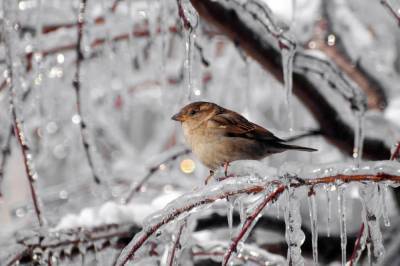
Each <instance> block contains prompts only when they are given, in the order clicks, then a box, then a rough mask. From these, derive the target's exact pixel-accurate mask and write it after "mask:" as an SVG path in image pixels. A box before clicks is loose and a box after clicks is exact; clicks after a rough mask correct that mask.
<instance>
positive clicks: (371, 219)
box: [361, 184, 385, 265]
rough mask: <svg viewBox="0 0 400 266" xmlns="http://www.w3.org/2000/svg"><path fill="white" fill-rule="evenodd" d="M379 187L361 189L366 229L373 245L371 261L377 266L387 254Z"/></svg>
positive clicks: (369, 186)
mask: <svg viewBox="0 0 400 266" xmlns="http://www.w3.org/2000/svg"><path fill="white" fill-rule="evenodd" d="M378 189H379V186H378V185H377V184H367V185H364V186H363V188H362V189H361V196H362V198H363V201H364V202H363V204H364V208H365V210H364V215H365V221H366V224H365V228H366V231H367V232H368V235H369V240H370V244H371V248H372V250H371V252H372V253H371V259H372V262H373V263H374V264H376V265H379V264H381V263H382V259H383V256H384V253H385V250H384V247H383V242H382V233H381V230H380V225H379V220H380V218H381V216H382V208H381V205H380V194H379V192H378Z"/></svg>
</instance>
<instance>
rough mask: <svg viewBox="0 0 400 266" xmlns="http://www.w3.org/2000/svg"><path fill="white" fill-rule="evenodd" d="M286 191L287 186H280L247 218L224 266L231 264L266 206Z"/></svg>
mask: <svg viewBox="0 0 400 266" xmlns="http://www.w3.org/2000/svg"><path fill="white" fill-rule="evenodd" d="M285 189H286V186H285V185H280V186H278V187H277V188H276V189H275V190H274V192H272V193H271V194H269V195H268V196H266V197H265V199H264V200H263V201H262V202H261V203H260V204H259V205H258V206H257V208H256V209H255V210H254V212H253V213H252V214H251V215H250V216H248V217H247V219H246V221H245V223H244V224H243V226H242V229H241V230H240V232H239V234H238V235H237V236H236V237H235V238H234V239H233V240H232V243H231V244H230V246H229V248H228V251H227V252H226V253H225V255H224V260H223V262H222V265H224V266H226V265H228V262H229V259H230V257H231V255H232V253H233V252H236V248H237V246H238V244H239V242H240V241H241V240H242V238H243V237H244V236H245V235H246V234H247V231H248V230H249V229H250V228H252V225H253V222H254V221H256V218H257V217H258V215H259V214H260V213H261V212H262V210H264V208H265V206H267V204H268V203H270V202H272V201H274V200H276V199H277V198H278V197H279V196H280V195H281V194H282V192H284V191H285Z"/></svg>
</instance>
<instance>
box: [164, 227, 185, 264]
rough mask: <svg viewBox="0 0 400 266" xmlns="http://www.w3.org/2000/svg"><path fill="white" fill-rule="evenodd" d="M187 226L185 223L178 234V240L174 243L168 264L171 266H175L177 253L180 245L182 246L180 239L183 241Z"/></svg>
mask: <svg viewBox="0 0 400 266" xmlns="http://www.w3.org/2000/svg"><path fill="white" fill-rule="evenodd" d="M185 226H186V221H184V222H183V223H182V224H181V225H180V226H179V231H178V234H177V236H176V239H175V241H174V245H173V246H172V250H171V256H170V258H169V262H168V265H169V266H173V265H174V259H175V253H176V250H177V249H179V248H180V245H181V244H180V239H181V235H182V231H183V230H184V228H185Z"/></svg>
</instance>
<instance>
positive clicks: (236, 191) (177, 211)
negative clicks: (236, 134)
mask: <svg viewBox="0 0 400 266" xmlns="http://www.w3.org/2000/svg"><path fill="white" fill-rule="evenodd" d="M263 190H264V187H263V186H262V185H260V184H255V185H249V186H247V187H246V188H233V189H231V190H228V191H221V192H219V193H218V194H216V195H214V196H212V197H206V198H204V199H201V200H199V201H195V202H192V203H191V202H189V203H188V204H186V205H185V206H183V207H182V208H173V209H172V210H171V212H168V214H167V215H165V216H163V217H161V219H160V220H159V221H157V222H155V223H154V224H148V225H147V228H146V229H145V230H142V232H141V233H139V234H138V235H137V236H135V238H134V240H132V241H131V242H130V243H129V244H128V246H126V247H125V248H124V250H123V251H122V253H121V254H120V256H119V258H118V260H117V262H116V264H115V265H119V266H122V265H125V264H126V263H127V262H128V261H129V260H131V259H132V258H133V257H134V255H135V253H136V251H138V250H139V249H140V248H141V247H142V246H143V244H145V243H146V242H147V240H148V239H149V238H150V237H151V236H152V235H153V234H154V233H155V232H156V231H157V230H158V229H160V228H161V227H162V226H164V225H167V224H169V223H170V222H171V221H174V220H175V219H176V218H177V217H178V216H180V215H183V214H187V213H188V212H190V211H191V210H193V209H194V208H196V207H201V206H203V205H208V204H211V203H213V202H215V201H217V200H220V199H225V198H226V197H229V196H234V195H241V194H251V193H258V192H260V191H263Z"/></svg>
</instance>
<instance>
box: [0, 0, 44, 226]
mask: <svg viewBox="0 0 400 266" xmlns="http://www.w3.org/2000/svg"><path fill="white" fill-rule="evenodd" d="M3 8H4V10H6V12H5V13H7V16H6V18H5V21H4V32H5V34H6V36H5V44H6V47H7V48H8V53H7V56H6V59H7V68H8V72H7V76H6V81H7V84H8V85H9V88H10V90H9V103H10V109H11V121H12V124H13V129H14V134H15V136H16V139H17V141H18V144H19V146H20V148H21V152H22V158H23V162H24V168H25V173H26V175H27V178H28V184H29V189H30V193H31V197H32V202H33V206H34V210H35V214H36V218H37V220H38V223H39V225H40V226H43V225H44V218H43V214H42V208H41V206H40V201H39V198H38V195H37V189H36V184H35V183H36V180H37V179H38V173H37V172H36V170H35V167H34V163H33V158H32V153H31V150H30V147H29V145H28V140H27V138H26V135H25V133H24V128H23V119H22V117H21V113H22V112H19V111H18V110H17V108H19V105H18V102H17V97H18V93H17V90H18V88H17V87H19V84H18V82H17V80H18V79H17V77H16V76H15V75H16V73H15V72H17V71H18V69H19V67H21V65H20V63H18V54H17V53H16V47H15V46H16V44H17V43H18V42H17V38H16V35H17V34H18V32H17V29H18V27H16V25H17V24H16V23H17V21H16V20H15V18H16V5H15V4H14V3H13V1H4V3H3Z"/></svg>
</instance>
